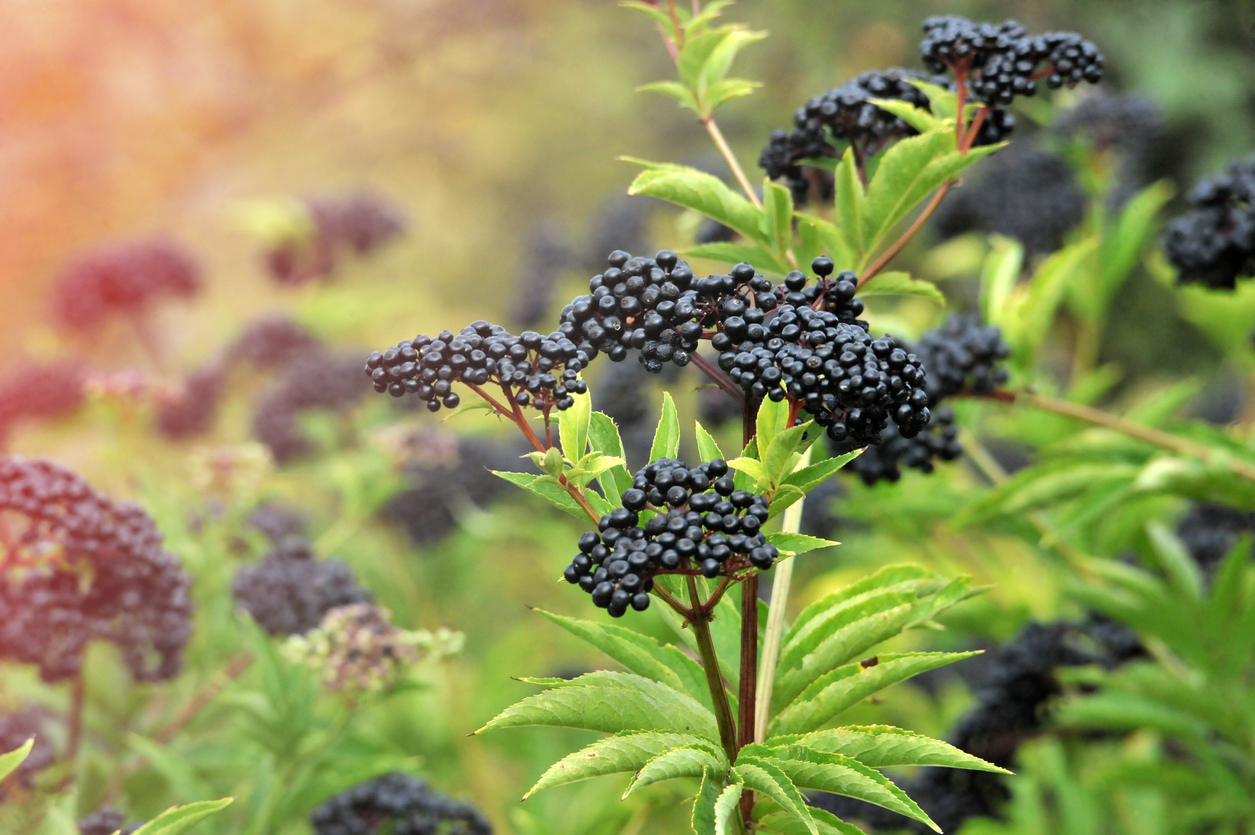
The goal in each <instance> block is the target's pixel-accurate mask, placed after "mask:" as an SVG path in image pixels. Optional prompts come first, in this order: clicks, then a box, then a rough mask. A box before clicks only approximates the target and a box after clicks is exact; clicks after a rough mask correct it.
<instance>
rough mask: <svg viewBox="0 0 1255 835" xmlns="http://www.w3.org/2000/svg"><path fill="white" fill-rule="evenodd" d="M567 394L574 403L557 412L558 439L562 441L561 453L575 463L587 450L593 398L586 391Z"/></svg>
mask: <svg viewBox="0 0 1255 835" xmlns="http://www.w3.org/2000/svg"><path fill="white" fill-rule="evenodd" d="M567 396H568V397H570V398H571V399H572V400H574V401H575V403H574V404H573V405H572V406H571V407H570V408H568V409H563V410H562V411H560V412H558V440H559V441H560V442H561V443H562V454H563V455H565V456H566V458H567V460H568V461H570V462H571V463H575V462H576V461H579V460H580V459H581V458H583V457H584V453H585V452H587V450H588V427H589V422H590V421H591V420H592V415H593V398H592V397H591V396H589V394H588V392H587V391H586V392H584V393H583V394H574V393H571V394H569V395H567Z"/></svg>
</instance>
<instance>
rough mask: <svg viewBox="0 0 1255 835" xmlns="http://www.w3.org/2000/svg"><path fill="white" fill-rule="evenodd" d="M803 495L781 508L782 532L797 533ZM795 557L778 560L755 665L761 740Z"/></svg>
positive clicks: (805, 462) (806, 456) (806, 461)
mask: <svg viewBox="0 0 1255 835" xmlns="http://www.w3.org/2000/svg"><path fill="white" fill-rule="evenodd" d="M811 449H813V447H808V448H807V449H806V452H804V453H802V458H801V460H800V461H798V462H797V467H795V468H794V470H795V471H796V470H800V469H802V468H803V467H808V466H810V463H811ZM805 502H806V497H805V496H803V497H802V498H800V499H798V500H797V501H796V502H794V503H793V504H791V505H789V506H788V507H787V508H785V511H784V519H783V520H782V522H781V526H780V529H781V530H782V531H783V532H784V533H798V532H800V531H801V528H802V508H803V506H804V504H805ZM796 559H797V558H796V557H793V558H792V559H787V560H784V561H782V562H781V563H779V564H778V565H777V566H776V568H775V576H774V577H773V578H772V583H771V603H770V607H769V608H768V610H767V612H768V614H767V631H766V633H765V634H764V635H763V656H762V659H761V660H760V662H759V667H758V689H757V691H756V694H755V702H756V703H757V710H756V711H755V717H754V741H755V742H762V741H763V740H764V739H765V738H766V736H767V722H768V719H769V718H770V716H771V696H772V688H773V687H774V686H775V679H776V662H777V661H778V660H779V659H780V641H781V640H782V639H783V638H784V615H785V610H786V608H787V607H788V603H789V586H790V585H792V583H793V563H794V561H795V560H796Z"/></svg>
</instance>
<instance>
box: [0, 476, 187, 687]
mask: <svg viewBox="0 0 1255 835" xmlns="http://www.w3.org/2000/svg"><path fill="white" fill-rule="evenodd" d="M0 516H2V517H3V520H4V522H5V523H6V526H7V529H8V532H9V542H10V543H11V544H10V545H9V553H8V556H7V559H8V561H9V565H10V567H11V569H13V570H9V571H6V572H5V573H4V575H3V576H0V657H3V658H7V659H9V660H12V661H16V662H19V663H26V664H36V665H38V666H39V671H40V675H41V676H42V677H43V679H44V680H45V681H48V682H55V681H62V680H64V679H67V678H71V677H73V676H75V675H77V674H78V672H79V670H80V668H81V666H82V660H83V651H84V649H85V647H86V645H87V643H88V642H89V641H92V640H105V641H110V642H112V643H113V644H115V645H116V646H117V647H118V648H119V649H120V650H121V653H122V658H123V660H124V661H125V662H126V664H127V666H128V667H129V668H130V671H131V674H132V675H133V676H134V677H135V678H136V679H137V680H139V681H158V680H164V679H169V678H171V677H172V676H174V675H175V674H176V673H177V672H178V670H179V667H180V664H181V659H182V653H183V647H184V646H185V645H186V644H187V641H188V638H189V637H190V635H191V628H192V627H191V614H192V601H191V596H190V593H189V589H190V585H191V580H190V578H189V577H188V575H187V573H186V572H184V571H183V569H182V567H181V566H180V565H179V563H178V561H177V560H176V559H175V558H174V557H173V556H172V555H170V554H169V553H167V552H165V551H163V550H162V548H161V534H160V532H159V531H158V530H157V528H156V525H154V524H153V520H152V518H151V517H150V516H149V515H148V514H147V513H145V512H144V511H143V510H142V509H141V508H140V507H139V506H137V505H134V504H130V503H119V502H114V501H111V500H110V499H108V498H106V497H105V496H103V495H101V494H100V493H97V492H96V491H95V490H93V489H92V487H91V485H89V484H88V483H87V482H86V481H85V480H83V479H82V478H81V477H80V476H78V475H77V474H75V473H74V472H72V471H71V470H69V469H67V468H65V467H62V466H60V465H58V464H54V463H52V462H49V461H41V460H32V459H25V458H17V457H7V458H3V459H0Z"/></svg>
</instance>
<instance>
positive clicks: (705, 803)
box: [692, 771, 723, 835]
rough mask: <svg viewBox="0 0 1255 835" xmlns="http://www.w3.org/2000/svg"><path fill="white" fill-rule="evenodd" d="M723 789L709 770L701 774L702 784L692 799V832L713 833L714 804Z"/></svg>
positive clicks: (697, 833) (711, 834) (700, 834)
mask: <svg viewBox="0 0 1255 835" xmlns="http://www.w3.org/2000/svg"><path fill="white" fill-rule="evenodd" d="M722 792H723V789H721V788H720V787H719V785H718V784H716V783H715V782H714V779H713V776H712V775H711V773H710V772H709V771H707V772H706V773H705V774H703V775H702V785H701V788H700V789H698V791H697V797H696V798H694V800H693V821H692V822H693V832H694V833H696V835H715V804H716V803H718V802H719V795H720V794H721V793H722Z"/></svg>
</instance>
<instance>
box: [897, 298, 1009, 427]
mask: <svg viewBox="0 0 1255 835" xmlns="http://www.w3.org/2000/svg"><path fill="white" fill-rule="evenodd" d="M915 352H916V353H917V354H919V358H920V362H922V363H923V365H924V368H925V369H927V371H928V382H927V390H928V397H929V402H930V403H931V404H933V405H937V404H940V403H941V401H942V400H944V399H945V398H947V397H952V396H953V395H956V394H958V393H959V392H965V393H968V394H992V393H993V392H994V391H996V390H997V388H998V386H1000V385H1002V384H1003V383H1005V382H1006V381H1007V372H1006V369H1004V368H1002V367H1000V366H999V363H1000V362H1001V361H1002V360H1005V359H1006V358H1007V357H1009V356H1010V355H1011V348H1010V347H1009V346H1008V345H1007V343H1005V342H1003V341H1002V331H1000V330H999V329H998V328H996V327H994V326H992V325H988V326H987V325H982V324H981V321H980V317H979V316H977V315H976V314H974V313H958V314H955V315H953V316H950V317H949V318H948V319H946V321H945V322H944V323H943V324H942V325H941V326H940V327H936V328H933V329H932V330H930V331H928V332H926V333H925V334H924V335H923V336H922V337H920V340H919V344H918V345H916V347H915Z"/></svg>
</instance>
